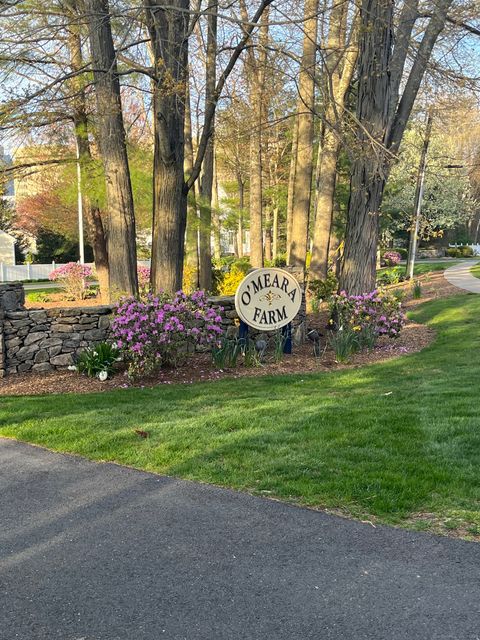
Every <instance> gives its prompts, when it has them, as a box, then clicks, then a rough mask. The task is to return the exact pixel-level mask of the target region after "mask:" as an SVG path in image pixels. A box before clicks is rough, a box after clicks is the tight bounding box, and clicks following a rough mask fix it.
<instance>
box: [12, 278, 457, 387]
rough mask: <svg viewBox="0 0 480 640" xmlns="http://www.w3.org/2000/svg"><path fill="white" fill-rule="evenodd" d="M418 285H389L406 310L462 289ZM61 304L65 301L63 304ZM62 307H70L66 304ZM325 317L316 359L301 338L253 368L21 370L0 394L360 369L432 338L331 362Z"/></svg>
mask: <svg viewBox="0 0 480 640" xmlns="http://www.w3.org/2000/svg"><path fill="white" fill-rule="evenodd" d="M417 280H419V281H420V282H421V284H422V298H421V299H420V300H413V299H412V298H411V285H410V283H407V282H405V283H401V284H399V285H396V286H394V287H389V289H403V290H404V293H405V297H404V303H403V305H404V307H405V309H406V310H410V309H412V308H414V307H415V306H417V305H419V304H422V303H423V302H426V301H428V300H432V299H435V298H440V297H447V296H452V295H458V294H461V293H462V291H460V290H459V289H457V288H456V287H453V286H452V285H450V284H449V283H448V282H447V281H446V280H445V279H444V277H443V273H442V272H438V273H437V272H434V273H431V274H425V275H423V276H420V277H419V278H417ZM85 303H87V304H92V305H93V304H98V301H96V300H95V299H94V298H91V299H89V300H88V302H87V301H86V300H83V301H81V302H79V304H80V305H81V306H85ZM63 305H65V302H63ZM28 306H35V307H36V308H38V307H39V306H42V307H45V308H51V307H55V306H62V305H61V304H59V302H58V301H55V302H54V301H53V300H52V302H50V303H44V304H42V305H39V304H38V303H37V304H36V305H28ZM68 306H74V305H73V304H72V303H68ZM327 319H328V314H327V312H326V311H323V312H321V313H319V314H315V315H310V316H309V328H311V327H314V328H317V329H318V330H319V332H320V333H321V334H323V336H322V339H321V344H322V355H321V356H320V357H316V356H315V355H314V353H313V345H312V344H311V343H310V342H307V343H306V344H304V345H301V346H298V347H294V350H293V353H292V354H291V355H285V356H284V357H283V359H282V360H281V361H280V362H278V363H275V362H264V363H262V364H261V366H258V367H245V366H243V364H242V363H239V366H237V367H236V368H235V369H225V370H221V369H217V368H215V367H214V366H213V363H212V361H211V357H210V355H209V354H198V355H195V356H194V357H193V358H192V359H190V360H189V361H188V363H187V364H186V365H184V366H182V367H179V368H178V369H162V370H161V371H159V372H158V373H157V374H155V375H154V376H152V377H149V378H144V379H141V380H135V381H133V380H130V379H129V378H128V376H127V375H126V374H125V373H124V372H122V371H120V372H119V373H118V375H116V376H115V377H114V378H112V379H111V380H106V381H105V382H100V381H99V380H98V379H96V378H87V377H86V376H81V375H79V374H78V373H75V372H72V371H55V372H52V373H46V374H45V373H42V374H34V373H24V374H17V375H14V376H10V377H7V378H4V379H1V380H0V396H2V395H3V396H6V395H17V396H20V395H39V394H51V393H94V392H103V391H111V390H112V389H129V388H132V387H137V388H144V387H154V386H157V385H164V384H166V385H168V384H178V383H182V384H194V383H195V382H207V381H212V380H221V379H223V378H242V377H256V376H265V375H286V374H301V373H315V372H320V371H336V370H339V369H347V368H355V367H361V366H364V365H366V364H370V363H373V362H380V361H383V360H388V359H390V358H394V357H397V356H401V355H405V354H409V353H415V352H418V351H421V350H422V349H424V348H425V347H427V346H428V345H429V344H430V343H431V342H432V341H433V338H434V331H433V330H432V329H431V328H429V327H426V326H424V325H419V324H415V323H408V324H407V325H406V327H405V328H404V329H403V331H402V333H401V335H400V336H399V337H398V338H396V339H395V340H393V339H389V338H382V339H381V340H380V341H379V343H378V344H377V346H376V348H375V349H374V350H373V351H371V352H362V353H357V354H355V355H354V356H353V357H352V359H351V361H350V362H349V363H348V364H339V363H337V362H335V357H334V354H333V352H332V351H330V350H329V349H324V347H325V344H326V337H325V335H326V334H327V333H328V331H326V330H325V329H324V327H325V325H326V323H327Z"/></svg>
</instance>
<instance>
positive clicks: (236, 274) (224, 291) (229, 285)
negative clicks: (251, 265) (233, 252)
mask: <svg viewBox="0 0 480 640" xmlns="http://www.w3.org/2000/svg"><path fill="white" fill-rule="evenodd" d="M244 277H245V274H244V272H243V271H242V270H241V269H239V268H238V267H237V266H235V265H233V267H232V268H231V269H230V271H228V272H227V273H225V274H224V276H223V277H222V279H221V281H220V282H219V284H218V293H219V295H221V296H233V295H235V292H236V291H237V289H238V285H239V284H240V282H241V281H242V280H243V279H244Z"/></svg>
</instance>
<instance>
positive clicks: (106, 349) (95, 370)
mask: <svg viewBox="0 0 480 640" xmlns="http://www.w3.org/2000/svg"><path fill="white" fill-rule="evenodd" d="M119 356H120V351H119V350H118V349H117V347H116V346H114V345H113V344H111V343H109V342H100V343H98V344H97V345H95V346H94V347H89V348H88V349H85V351H83V352H82V353H81V354H80V355H79V357H78V359H77V365H76V369H77V371H78V372H79V373H85V374H86V375H87V376H88V377H90V378H95V377H98V378H100V380H106V379H107V378H109V377H111V376H112V375H113V374H114V372H115V363H116V362H117V360H118V358H119Z"/></svg>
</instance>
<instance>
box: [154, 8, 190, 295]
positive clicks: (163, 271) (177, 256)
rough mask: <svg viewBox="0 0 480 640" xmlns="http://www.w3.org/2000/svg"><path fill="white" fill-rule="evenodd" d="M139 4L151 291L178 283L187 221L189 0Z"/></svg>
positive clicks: (174, 288)
mask: <svg viewBox="0 0 480 640" xmlns="http://www.w3.org/2000/svg"><path fill="white" fill-rule="evenodd" d="M144 6H145V13H146V19H147V26H148V31H149V35H150V42H151V47H152V51H153V54H154V59H155V65H154V66H155V68H154V75H155V81H154V83H153V93H154V96H153V117H154V132H155V134H154V180H153V190H154V193H153V224H152V274H151V283H152V290H153V291H155V292H158V291H160V290H164V291H168V292H175V291H178V290H179V289H181V287H182V275H183V258H184V247H185V227H186V220H187V188H186V185H185V177H184V133H185V131H184V127H185V97H186V83H187V53H188V29H189V14H188V9H189V1H188V0H172V1H171V2H170V3H169V5H168V8H163V7H161V6H160V5H158V4H157V3H156V2H154V1H153V0H144Z"/></svg>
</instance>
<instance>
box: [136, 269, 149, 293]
mask: <svg viewBox="0 0 480 640" xmlns="http://www.w3.org/2000/svg"><path fill="white" fill-rule="evenodd" d="M137 275H138V293H139V295H140V297H141V298H145V297H146V296H147V295H148V293H149V291H150V267H144V266H142V265H141V264H139V265H138V266H137Z"/></svg>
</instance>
